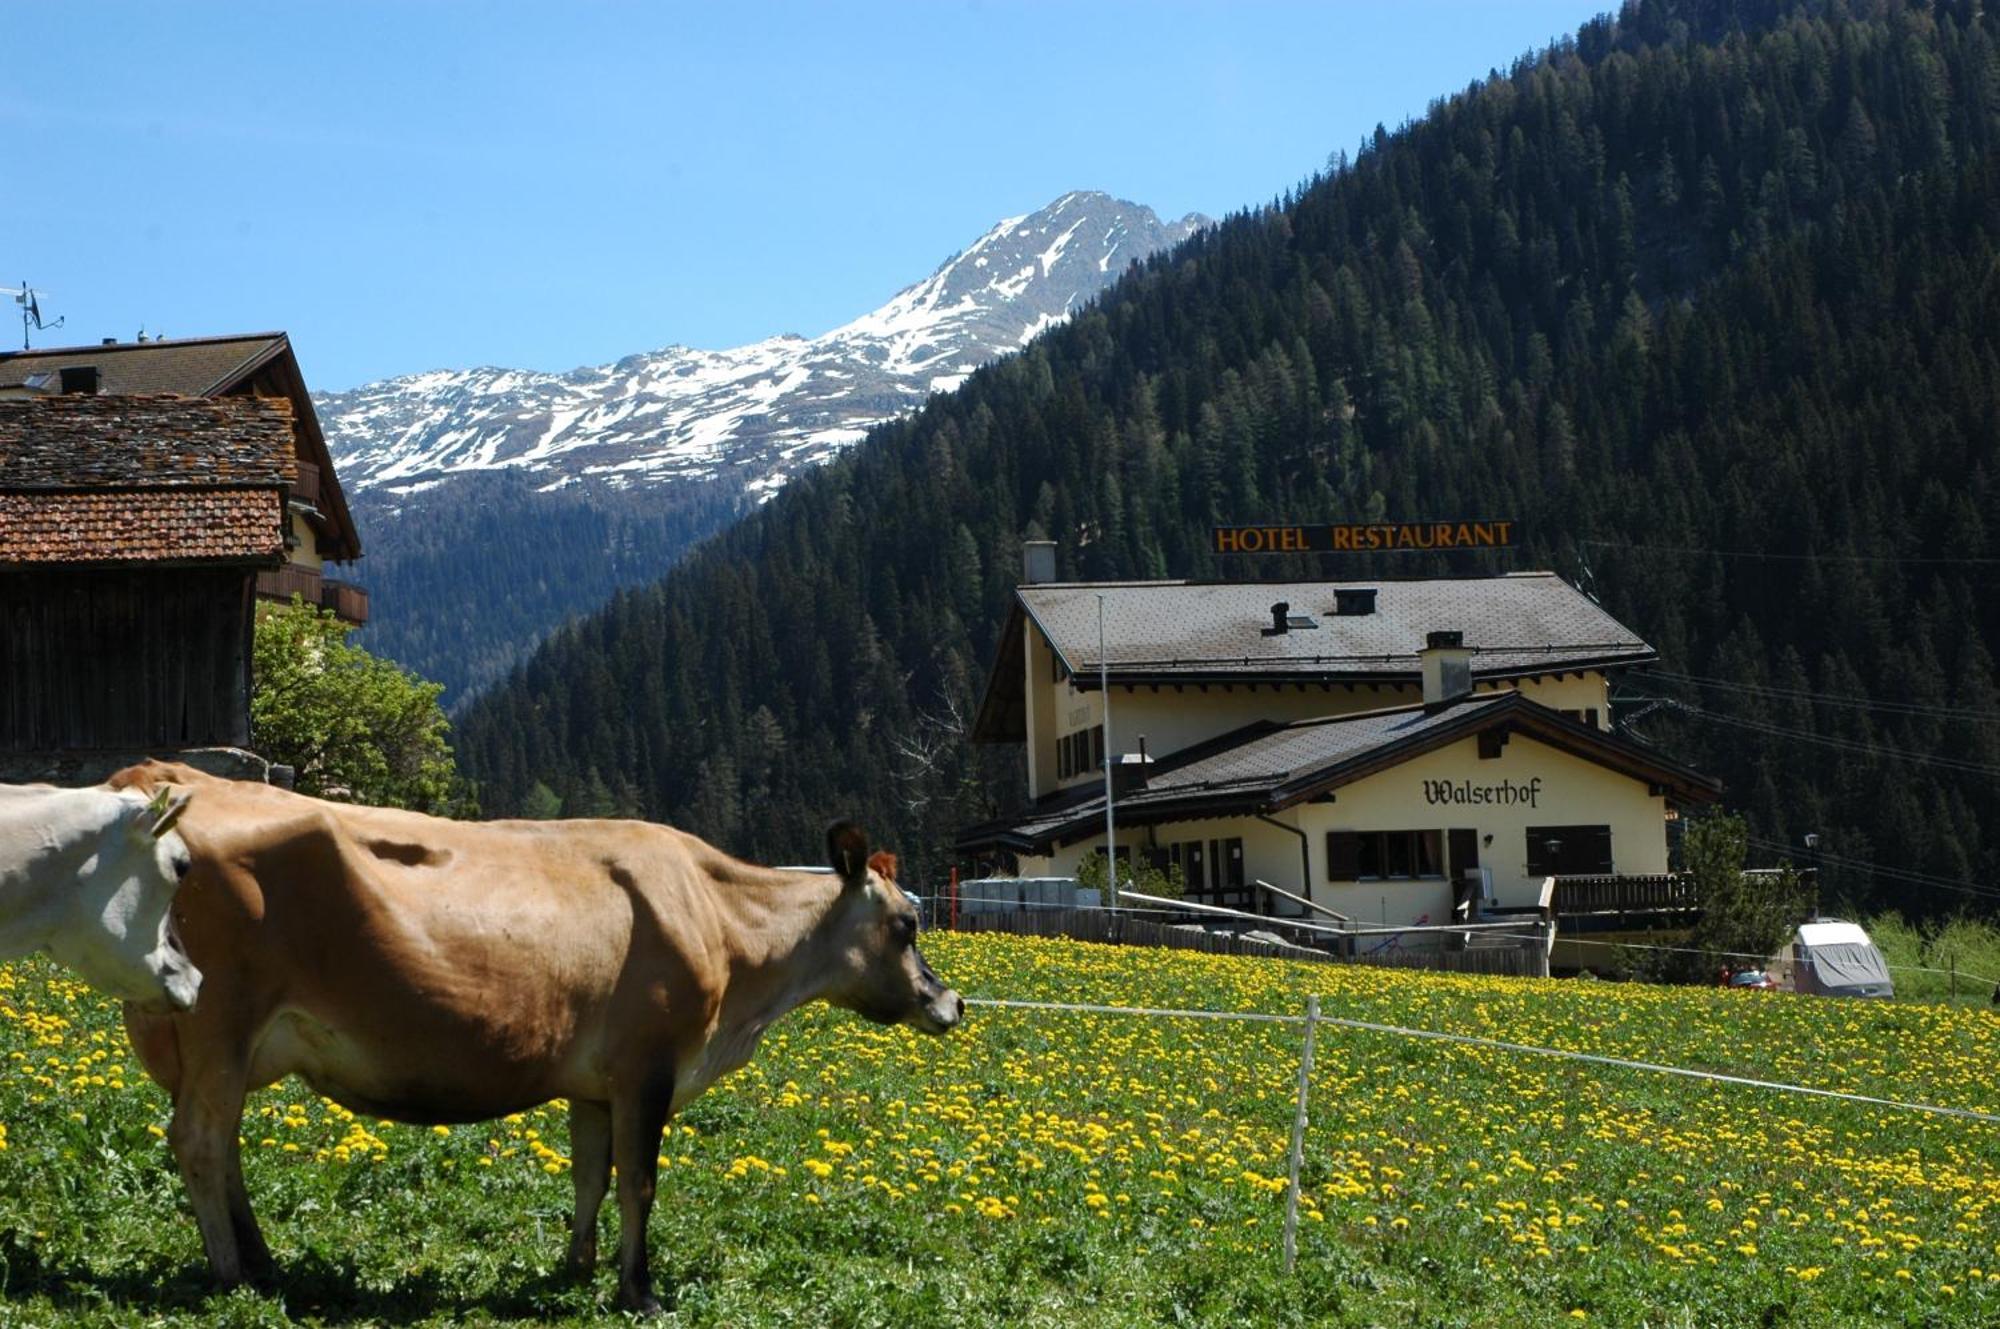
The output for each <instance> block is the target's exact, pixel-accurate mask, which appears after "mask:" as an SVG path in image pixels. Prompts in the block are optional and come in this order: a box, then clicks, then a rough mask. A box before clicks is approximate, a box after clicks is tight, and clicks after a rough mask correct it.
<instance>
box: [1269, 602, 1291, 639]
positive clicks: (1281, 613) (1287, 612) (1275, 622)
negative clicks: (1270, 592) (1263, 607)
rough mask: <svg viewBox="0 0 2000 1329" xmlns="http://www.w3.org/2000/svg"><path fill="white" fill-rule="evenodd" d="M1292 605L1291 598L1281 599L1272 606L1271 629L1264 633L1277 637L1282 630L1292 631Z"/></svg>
mask: <svg viewBox="0 0 2000 1329" xmlns="http://www.w3.org/2000/svg"><path fill="white" fill-rule="evenodd" d="M1291 618H1292V605H1291V601H1289V600H1280V601H1278V602H1277V603H1276V604H1274V605H1272V606H1271V630H1270V631H1269V632H1267V633H1265V634H1264V635H1265V636H1267V637H1275V636H1277V635H1278V634H1279V633H1281V632H1289V631H1291V628H1292V624H1291Z"/></svg>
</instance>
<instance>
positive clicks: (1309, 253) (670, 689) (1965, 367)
mask: <svg viewBox="0 0 2000 1329" xmlns="http://www.w3.org/2000/svg"><path fill="white" fill-rule="evenodd" d="M1996 27H2000V21H1996V19H1995V17H1994V16H1993V15H1992V14H1991V13H1990V12H1987V11H1984V10H1982V9H1981V8H1980V7H1979V6H1977V5H1974V4H1953V5H1938V6H1921V5H1913V4H1901V3H1873V4H1870V3H1849V4H1820V3H1807V4H1779V3H1767V4H1727V3H1717V2H1714V0H1710V2H1707V3H1695V2H1685V0H1643V2H1642V3H1638V4H1636V5H1632V6H1628V8H1627V10H1626V11H1625V13H1624V14H1623V15H1622V16H1621V17H1620V18H1619V19H1618V20H1617V21H1616V22H1612V21H1608V20H1607V21H1602V22H1599V23H1595V24H1592V25H1590V26H1588V27H1586V28H1585V29H1584V30H1583V31H1582V32H1581V33H1580V34H1579V35H1578V37H1577V38H1576V39H1575V40H1574V41H1573V42H1569V43H1564V44H1563V45H1561V46H1559V47H1557V48H1555V49H1553V50H1551V51H1548V52H1545V53H1543V54H1542V55H1539V56H1537V57H1534V58H1529V59H1524V60H1522V61H1521V62H1520V63H1518V64H1517V65H1516V66H1515V67H1514V68H1513V69H1512V70H1511V71H1510V72H1509V73H1507V74H1506V75H1504V76H1496V77H1494V78H1493V79H1491V80H1489V81H1486V82H1483V83H1481V84H1478V85H1476V86H1474V87H1473V88H1471V89H1469V90H1467V91H1466V92H1464V93H1462V94H1460V95H1458V96H1455V97H1452V98H1450V99H1449V100H1447V101H1443V102H1440V103H1439V104H1437V105H1436V106H1435V107H1433V109H1432V111H1431V112H1430V114H1428V115H1427V116H1426V117H1425V118H1424V119H1423V120H1422V121H1420V122H1418V123H1416V124H1413V125H1410V126H1408V127H1406V128H1405V129H1403V130H1401V131H1399V132H1397V133H1394V134H1389V133H1385V132H1378V133H1377V134H1376V135H1375V136H1374V137H1373V138H1372V140H1371V141H1369V142H1368V143H1366V144H1365V145H1363V147H1362V150H1361V151H1360V153H1359V155H1358V156H1356V157H1355V158H1354V160H1353V161H1352V162H1351V163H1350V162H1346V161H1344V160H1343V161H1342V162H1340V163H1339V164H1338V165H1337V167H1336V168H1335V169H1333V170H1331V171H1330V172H1329V174H1328V175H1327V176H1325V177H1324V178H1321V179H1317V180H1315V181H1313V182H1311V183H1310V184H1309V185H1308V186H1306V187H1305V188H1303V189H1302V190H1300V191H1299V192H1297V193H1295V194H1293V195H1290V196H1287V197H1286V198H1284V199H1283V200H1281V201H1280V202H1278V203H1276V204H1274V205H1272V206H1270V207H1268V208H1264V209H1261V210H1258V211H1255V212H1252V213H1249V214H1245V215H1241V216H1237V217H1234V218H1232V219H1230V220H1229V221H1227V222H1226V223H1224V224H1223V225H1222V226H1220V227H1218V228H1215V229H1213V230H1211V231H1208V232H1204V233H1202V234H1200V235H1198V236H1197V237H1195V238H1194V239H1193V240H1191V241H1190V242H1188V243H1187V244H1184V245H1182V246H1181V247H1179V248H1178V249H1176V250H1175V251H1173V252H1172V253H1171V254H1170V255H1167V256H1162V257H1158V258H1155V259H1154V260H1152V261H1151V262H1150V263H1148V264H1147V265H1146V266H1145V268H1144V269H1143V270H1141V271H1138V272H1135V273H1134V274H1132V275H1131V276H1130V277H1128V278H1127V279H1126V280H1125V281H1123V282H1122V283H1120V284H1119V285H1118V286H1117V287H1116V288H1114V289H1113V290H1112V291H1111V292H1109V293H1108V294H1107V295H1106V296H1105V297H1104V298H1103V299H1101V300H1100V301H1099V302H1098V303H1097V304H1096V305H1094V306H1093V307H1091V308H1090V309H1088V310H1086V311H1084V312H1083V313H1082V314H1080V315H1079V316H1077V317H1076V318H1075V319H1074V320H1073V321H1072V322H1071V323H1070V324H1068V325H1067V326H1064V327H1062V328H1060V329H1057V330H1055V331H1052V332H1051V333H1049V334H1047V335H1045V336H1043V337H1042V338H1040V339H1039V340H1037V341H1036V342H1035V343H1034V344H1033V345H1032V346H1031V347H1029V349H1028V350H1027V351H1025V352H1024V353H1023V354H1021V355H1019V356H1017V357H1015V358H1013V359H1011V360H1008V361H1006V362H1003V363H1001V364H998V365H995V366H993V367H991V368H988V369H985V370H982V371H980V372H979V373H977V374H975V375H974V376H973V377H972V378H971V379H970V380H969V381H968V382H967V383H966V385H965V386H964V387H963V388H962V389H960V390H959V391H958V392H956V393H954V394H952V395H951V396H949V397H944V398H937V399H934V400H933V402H932V403H931V404H930V405H929V406H928V407H926V408H925V409H924V410H923V411H922V412H921V413H920V414H918V415H917V416H915V417H912V418H910V419H908V420H905V421H902V422H899V423H896V424H892V425H889V426H886V427H883V428H881V429H879V430H877V431H876V433H875V434H874V435H873V436H872V437H871V439H870V440H869V442H868V443H867V444H866V445H864V446H863V447H861V448H859V449H857V451H856V453H855V455H853V456H852V457H851V458H849V459H846V460H843V461H842V462H840V463H838V464H836V465H834V466H832V467H830V468H828V469H827V470H825V471H824V472H819V473H815V474H813V475H811V476H807V477H803V478H801V479H799V480H797V481H795V482H794V483H793V485H791V486H790V487H788V488H787V490H786V491H785V492H784V493H783V494H782V495H781V496H780V497H779V498H778V499H776V500H774V501H773V502H772V503H771V504H770V505H769V506H768V507H767V508H765V509H764V510H763V511H761V512H760V513H758V514H757V515H756V516H754V517H753V518H752V519H750V520H748V521H746V522H744V523H742V524H741V525H739V526H737V527H735V528H733V529H732V530H730V531H729V532H727V533H726V534H724V535H723V536H721V537H719V538H717V539H715V540H713V541H711V542H709V543H708V544H706V545H704V546H702V547H701V548H700V549H699V550H698V551H696V552H695V553H694V554H693V555H692V556H690V558H689V559H688V560H687V561H686V562H685V563H684V564H683V565H682V566H681V567H680V568H678V569H677V570H676V571H675V572H673V573H672V574H671V575H669V576H668V577H667V578H666V579H665V580H664V581H663V582H662V583H660V584H659V585H658V586H656V587H654V588H652V589H648V590H646V591H643V592H636V593H626V594H624V595H623V596H621V597H620V598H619V599H618V600H617V601H616V602H615V603H614V604H613V606H612V607H611V608H610V609H609V610H607V611H606V612H605V613H603V614H601V615H598V616H596V617H594V618H592V619H590V620H588V621H586V622H584V623H582V624H580V625H578V626H575V627H573V628H572V629H569V630H566V631H565V632H563V633H562V634H560V635H559V636H558V637H557V638H556V639H554V640H552V641H551V642H550V643H549V644H548V646H547V647H546V648H545V649H544V650H542V651H541V652H540V653H538V654H537V655H536V656H535V657H534V658H533V659H532V660H531V661H530V662H528V663H527V664H526V665H525V666H524V667H523V668H522V669H521V670H520V671H518V672H517V674H516V675H515V676H513V677H512V678H511V679H510V681H509V682H508V683H507V684H506V685H505V686H503V687H501V688H498V689H496V690H495V691H494V692H493V693H492V694H491V695H490V696H488V697H486V698H484V699H483V700H482V701H481V702H480V703H479V704H478V705H477V706H476V707H475V708H474V709H473V710H472V711H471V712H470V713H469V714H468V715H467V716H466V717H465V719H464V723H463V726H462V729H461V731H460V744H461V752H462V753H463V755H464V758H465V760H466V762H467V764H468V766H469V767H470V769H471V770H472V771H473V772H474V774H475V775H476V776H477V777H478V778H479V779H480V780H481V781H482V782H483V791H482V797H483V800H484V803H485V805H486V806H487V807H488V808H489V809H492V810H495V811H500V810H506V809H508V808H511V807H516V806H519V804H520V801H521V800H522V799H523V798H524V796H526V795H527V793H528V791H529V790H530V789H531V788H532V787H533V786H534V785H535V783H536V782H537V781H542V782H546V784H547V785H548V786H550V787H551V788H553V789H554V790H555V791H556V792H557V793H558V794H560V795H561V796H562V797H563V798H564V800H565V803H566V806H567V807H568V809H569V810H570V811H572V812H586V811H595V810H600V809H616V810H620V811H628V812H637V813H640V814H643V815H646V816H650V817H658V818H663V819H667V820H671V821H674V822H676V823H678V824H681V825H684V826H686V827H688V828H689V829H692V830H695V831H697V832H700V833H702V834H704V835H708V836H710V837H712V838H714V839H716V840H717V841H718V842H720V843H722V844H724V845H726V846H728V847H730V848H731V849H734V850H737V851H739V852H742V853H746V854H750V855H755V856H762V857H765V858H768V859H786V860H797V859H802V858H806V859H809V857H810V856H811V855H813V854H815V853H816V852H817V845H818V843H819V833H820V828H821V827H822V826H823V824H824V823H825V821H826V820H827V819H829V818H830V817H831V816H833V815H835V814H845V815H853V816H857V817H860V818H861V819H863V820H864V822H865V823H866V824H867V825H869V826H870V827H871V828H872V829H874V830H875V832H876V834H877V835H878V837H879V838H881V839H882V840H884V841H885V842H893V843H895V844H896V847H897V848H898V849H900V850H902V851H903V852H904V853H906V854H907V855H908V856H909V857H910V858H912V859H913V860H915V862H916V865H917V866H918V867H919V868H920V869H933V870H934V869H936V868H937V867H938V866H939V865H941V864H942V863H943V862H944V861H945V858H946V856H947V853H948V848H947V847H948V844H949V838H950V832H951V830H952V829H953V828H955V827H956V826H958V825H961V824H963V823H965V822H967V821H970V820H972V819H974V818H976V817H978V816H980V815H983V814H985V813H986V812H988V811H989V810H991V809H993V808H995V807H1001V806H1006V805H1009V804H1011V803H1012V802H1013V801H1014V800H1015V799H1016V798H1018V796H1019V791H1020V777H1019V774H1018V770H1017V767H1018V755H1017V754H1016V753H1013V752H984V751H980V752H975V751H973V750H971V749H969V748H968V747H967V746H966V745H965V744H964V743H963V740H962V736H961V735H959V734H957V733H956V732H955V726H956V724H957V720H956V717H963V716H966V715H967V714H969V711H970V708H971V705H972V702H973V700H974V699H975V698H976V696H977V691H978V688H979V687H980V685H981V681H982V675H983V671H984V669H985V667H986V664H987V662H988V660H989V659H990V656H991V651H992V647H993V644H994V634H995V632H996V631H997V628H998V624H999V623H1000V621H1001V616H1002V614H1003V612H1004V611H1005V609H1006V606H1007V601H1008V594H1009V591H1010V589H1011V587H1012V586H1013V584H1014V583H1015V581H1016V580H1017V571H1018V567H1019V546H1020V541H1021V539H1022V538H1023V537H1024V536H1038V535H1043V534H1046V535H1048V536H1051V537H1053V538H1054V539H1056V540H1057V541H1058V542H1059V548H1058V559H1059V563H1060V566H1061V571H1062V572H1063V573H1064V574H1065V575H1084V576H1163V575H1174V576H1196V577H1203V576H1219V575H1227V576H1267V577H1282V576H1300V575H1343V576H1345V575H1349V574H1354V575H1367V576H1377V575H1405V576H1412V575H1431V574H1441V573H1445V572H1463V571H1468V570H1475V569H1497V568H1499V567H1503V566H1518V567H1530V566H1554V567H1556V568H1558V569H1560V570H1562V571H1563V572H1564V573H1565V574H1566V575H1569V576H1571V577H1572V578H1574V579H1577V580H1578V581H1580V582H1581V583H1582V584H1584V585H1585V586H1586V587H1587V588H1589V589H1591V590H1593V591H1594V592H1595V593H1596V594H1597V595H1598V596H1599V597H1600V598H1601V599H1602V600H1603V601H1604V603H1605V604H1606V606H1607V607H1608V608H1609V609H1610V610H1611V611H1612V612H1613V613H1615V614H1617V615H1618V616H1619V617H1621V618H1622V619H1624V620H1625V621H1626V622H1628V623H1630V624H1631V625H1633V626H1634V627H1635V628H1637V629H1638V630H1639V631H1640V632H1641V633H1642V634H1643V635H1645V636H1646V637H1647V638H1648V639H1649V640H1651V641H1652V642H1654V643H1655V644H1656V645H1658V646H1659V648H1660V650H1661V653H1662V656H1663V662H1664V663H1663V666H1662V668H1663V671H1665V672H1666V673H1670V674H1672V675H1674V677H1672V678H1668V677H1665V676H1664V675H1663V676H1661V677H1658V678H1655V679H1653V680H1650V681H1647V682H1646V683H1645V684H1644V685H1643V686H1634V687H1632V688H1631V689H1629V691H1631V692H1633V693H1639V692H1644V693H1646V694H1648V695H1651V696H1659V697H1667V698H1670V699H1673V700H1675V701H1676V702H1677V703H1678V704H1677V705H1675V706H1665V707H1654V708H1651V709H1648V710H1645V711H1644V714H1643V715H1642V716H1641V718H1639V720H1638V721H1637V731H1638V732H1639V733H1641V734H1642V735H1643V736H1645V737H1647V738H1649V739H1651V740H1654V741H1658V742H1660V743H1662V744H1664V745H1666V746H1668V747H1669V748H1670V749H1671V750H1672V751H1673V752H1674V753H1675V754H1676V755H1678V756H1681V757H1684V758H1686V759H1688V760H1690V761H1692V762H1694V763H1696V764H1697V765H1700V766H1701V767H1703V768H1704V769H1707V770H1709V771H1711V772H1713V773H1715V774H1718V775H1720V776H1721V777H1722V778H1723V779H1724V780H1725V781H1726V782H1727V784H1728V788H1729V797H1730V800H1731V801H1732V802H1733V803H1735V804H1737V805H1738V806H1740V807H1742V808H1744V809H1745V810H1747V811H1748V812H1749V814H1750V815H1751V818H1752V822H1753V828H1754V831H1755V833H1756V834H1757V835H1758V836H1759V837H1760V838H1762V839H1763V840H1766V841H1769V842H1772V843H1796V842H1797V838H1798V836H1799V835H1800V834H1801V833H1803V832H1804V831H1807V830H1814V831H1817V832H1819V833H1820V835H1821V837H1822V852H1823V853H1825V854H1826V855H1827V865H1828V868H1829V872H1828V877H1829V895H1835V894H1839V893H1847V894H1849V895H1851V896H1853V897H1857V898H1865V899H1867V900H1868V901H1869V902H1871V903H1882V902H1899V903H1904V904H1907V905H1911V906H1914V907H1918V908H1924V909H1943V908H1949V907H1955V906H1959V905H1963V904H1968V903H1970V904H1979V903H1981V902H1982V901H1983V902H1984V903H1986V904H1991V903H1993V901H1992V900H1985V899H1984V897H1979V896H1970V895H1966V894H1963V893H1954V892H1947V891H1944V890H1941V889H1938V888H1936V887H1935V886H1934V885H1931V884H1928V883H1927V882H1926V881H1924V880H1919V878H1938V879H1948V880H1951V881H1955V882H1964V881H1971V882H1974V883H1980V882H1989V883H1995V886H1994V887H1990V888H1988V889H1996V890H2000V723H1996V720H2000V690H1996V680H1995V669H1994V662H1993V656H1992V651H1991V643H1993V642H1994V641H1995V640H1996V634H2000V590H1996V587H2000V575H1996V574H2000V486H1996V480H1995V465H1996V450H2000V449H1996V437H2000V432H1996V431H2000V331H1996V330H2000V57H1996V38H2000V32H1996ZM1467 515H1479V516H1488V515H1500V516H1513V517H1515V518H1516V519H1517V520H1518V521H1519V522H1520V523H1521V529H1522V530H1523V531H1524V532H1525V534H1526V536H1527V544H1526V545H1525V546H1524V547H1523V548H1521V549H1519V550H1516V551H1514V552H1513V553H1512V554H1511V555H1509V556H1495V555H1484V556H1476V557H1473V556H1464V555H1456V556H1454V555H1432V554H1426V555H1399V556H1391V557H1381V558H1379V559H1378V560H1377V561H1375V562H1372V563H1371V562H1368V561H1366V560H1362V559H1350V560H1346V561H1342V562H1340V563H1338V564H1335V563H1333V562H1331V561H1327V562H1325V563H1307V562H1304V561H1298V562H1291V561H1287V560H1282V559H1278V560H1260V561H1255V562H1250V561H1243V562H1241V563H1239V564H1238V565H1236V566H1223V565H1221V564H1219V563H1218V561H1217V560H1216V559H1215V558H1214V557H1213V556H1211V555H1209V554H1208V553H1206V552H1205V550H1204V541H1205V539H1206V534H1207V531H1208V528H1209V526H1210V525H1211V524H1212V523H1217V522H1226V521H1255V520H1262V519H1272V518H1285V519H1293V520H1313V519H1330V518H1335V517H1341V518H1355V517H1381V516H1393V517H1434V516H1467ZM1503 558H1504V559H1505V561H1504V562H1503V561H1501V560H1502V559H1503ZM1419 560H1421V561H1419ZM1687 680H1699V681H1687ZM1864 702H1865V703H1867V704H1861V703H1864ZM1644 706H1645V703H1638V704H1634V705H1628V706H1626V707H1624V708H1623V709H1624V712H1625V714H1626V715H1628V716H1631V715H1634V714H1638V713H1639V712H1640V711H1641V710H1642V708H1643V707H1644ZM1866 863H1882V864H1889V865H1894V867H1895V868H1896V869H1897V871H1898V872H1899V873H1903V874H1914V875H1910V876H1895V877H1892V876H1890V875H1887V874H1882V873H1871V872H1868V871H1865V870H1864V869H1861V868H1859V867H1856V866H1855V865H1856V864H1866Z"/></svg>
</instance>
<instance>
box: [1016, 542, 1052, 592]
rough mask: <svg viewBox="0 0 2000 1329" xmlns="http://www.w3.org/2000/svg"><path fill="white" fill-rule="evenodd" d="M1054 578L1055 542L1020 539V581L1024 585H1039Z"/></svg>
mask: <svg viewBox="0 0 2000 1329" xmlns="http://www.w3.org/2000/svg"><path fill="white" fill-rule="evenodd" d="M1055 579H1056V542H1055V541H1054V540H1023V541H1021V583H1022V585H1024V586H1040V585H1042V584H1043V583H1044V582H1051V581H1054V580H1055Z"/></svg>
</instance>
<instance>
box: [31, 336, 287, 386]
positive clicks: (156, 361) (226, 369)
mask: <svg viewBox="0 0 2000 1329" xmlns="http://www.w3.org/2000/svg"><path fill="white" fill-rule="evenodd" d="M284 341H285V334H284V333H282V332H255V333H249V334H246V335H243V336H236V337H188V338H183V339H181V340H178V341H151V342H116V343H114V344H112V345H110V346H64V347H55V348H51V349H49V350H33V351H5V352H0V389H5V388H17V387H23V386H25V385H26V383H27V381H28V377H29V376H30V375H31V374H40V373H46V372H50V371H54V370H62V369H76V368H82V367H86V366H93V365H94V366H95V367H96V369H97V390H98V391H99V392H101V393H106V394H114V395H133V396H141V395H152V394H157V393H168V392H170V393H174V394H176V395H178V396H182V397H206V396H208V395H209V394H211V393H213V392H215V391H217V390H218V389H219V388H220V387H222V385H224V384H226V383H230V382H233V381H234V380H236V379H238V378H240V377H242V375H243V374H245V373H247V372H248V371H249V370H250V369H251V368H253V367H254V366H255V365H257V364H258V363H260V362H262V361H263V360H265V359H268V358H269V357H270V356H271V355H273V354H275V353H276V352H277V351H279V350H281V349H282V348H283V345H284Z"/></svg>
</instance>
